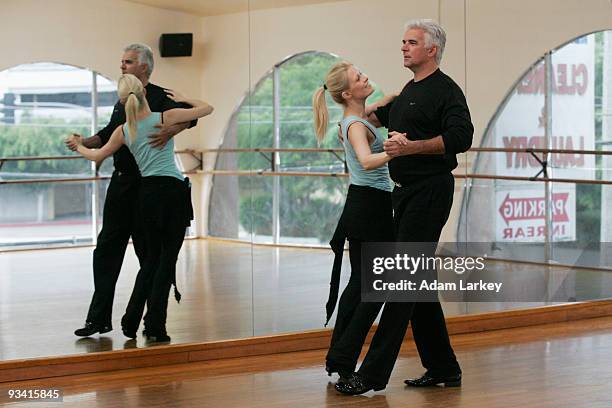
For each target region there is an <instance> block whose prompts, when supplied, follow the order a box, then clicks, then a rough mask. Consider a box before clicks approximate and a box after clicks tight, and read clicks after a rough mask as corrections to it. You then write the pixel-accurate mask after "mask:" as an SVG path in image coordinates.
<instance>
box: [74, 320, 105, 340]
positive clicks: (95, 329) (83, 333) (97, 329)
mask: <svg viewBox="0 0 612 408" xmlns="http://www.w3.org/2000/svg"><path fill="white" fill-rule="evenodd" d="M111 330H113V326H111V325H110V324H96V323H93V322H85V327H81V328H80V329H76V330H75V331H74V334H76V335H77V336H79V337H89V336H91V335H92V334H96V333H100V334H104V333H108V332H109V331H111Z"/></svg>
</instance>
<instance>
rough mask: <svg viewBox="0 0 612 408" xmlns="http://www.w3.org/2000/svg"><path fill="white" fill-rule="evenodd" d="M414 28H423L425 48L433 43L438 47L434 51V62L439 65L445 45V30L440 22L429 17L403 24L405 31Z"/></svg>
mask: <svg viewBox="0 0 612 408" xmlns="http://www.w3.org/2000/svg"><path fill="white" fill-rule="evenodd" d="M415 28H416V29H419V30H423V32H424V33H425V47H426V48H431V47H432V46H433V45H435V46H436V47H437V48H438V50H437V51H436V63H437V64H438V65H440V61H442V53H444V46H445V45H446V32H445V31H444V29H443V28H442V27H441V26H440V24H438V23H437V22H435V21H434V20H430V19H420V20H411V21H409V22H407V23H406V25H405V26H404V30H405V31H408V30H412V29H415Z"/></svg>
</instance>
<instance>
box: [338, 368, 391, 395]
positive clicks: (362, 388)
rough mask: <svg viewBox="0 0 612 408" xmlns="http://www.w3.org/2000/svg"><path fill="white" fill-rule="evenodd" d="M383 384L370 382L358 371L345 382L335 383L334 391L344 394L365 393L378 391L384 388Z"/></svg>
mask: <svg viewBox="0 0 612 408" xmlns="http://www.w3.org/2000/svg"><path fill="white" fill-rule="evenodd" d="M385 387H386V386H385V385H376V384H372V383H371V382H369V381H368V380H366V379H365V378H363V377H362V376H361V375H359V374H358V373H354V374H353V375H352V376H351V378H349V379H348V380H347V381H346V382H338V383H336V386H335V388H336V391H338V392H340V393H342V394H346V395H359V394H365V393H366V392H368V391H371V390H374V391H380V390H384V389H385Z"/></svg>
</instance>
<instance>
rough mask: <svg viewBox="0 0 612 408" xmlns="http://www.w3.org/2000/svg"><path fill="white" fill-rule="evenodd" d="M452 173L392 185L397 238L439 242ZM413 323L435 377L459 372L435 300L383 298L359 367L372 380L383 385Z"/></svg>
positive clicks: (448, 204)
mask: <svg viewBox="0 0 612 408" xmlns="http://www.w3.org/2000/svg"><path fill="white" fill-rule="evenodd" d="M453 192H454V179H453V176H452V175H451V174H441V175H435V176H420V177H412V178H411V179H409V180H406V182H404V183H402V187H396V188H395V189H394V190H393V194H392V200H393V211H394V223H395V229H396V237H397V241H398V242H436V243H437V242H438V241H439V239H440V234H441V232H442V228H443V227H444V224H446V221H447V220H448V216H449V214H450V210H451V206H452V204H453ZM409 322H410V323H411V325H412V333H413V335H414V341H415V343H416V346H417V349H418V351H419V356H420V357H421V363H422V364H423V367H425V369H426V370H427V374H428V375H430V376H433V377H437V376H446V375H454V374H458V373H460V372H461V369H460V367H459V363H458V362H457V359H456V357H455V353H454V352H453V349H452V347H451V344H450V340H449V337H448V332H447V330H446V323H445V321H444V313H443V311H442V307H441V306H440V303H439V302H429V303H418V302H417V303H413V302H405V303H399V302H398V303H392V302H387V303H385V306H384V309H383V313H382V315H381V318H380V322H379V325H378V329H377V330H376V334H375V335H374V337H373V339H372V343H371V344H370V348H369V351H368V354H367V355H366V357H365V359H364V361H363V363H362V365H361V367H360V368H359V373H360V374H361V375H362V376H363V377H365V378H366V379H368V380H369V381H371V382H372V383H374V384H380V385H385V384H387V382H388V381H389V377H390V375H391V371H392V370H393V366H394V365H395V361H396V359H397V356H398V354H399V350H400V347H401V345H402V341H403V339H404V336H405V334H406V329H407V328H408V323H409Z"/></svg>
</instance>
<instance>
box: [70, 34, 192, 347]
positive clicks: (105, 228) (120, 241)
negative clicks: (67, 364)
mask: <svg viewBox="0 0 612 408" xmlns="http://www.w3.org/2000/svg"><path fill="white" fill-rule="evenodd" d="M152 72H153V51H152V50H151V48H150V47H149V46H147V45H145V44H130V45H128V46H127V47H125V49H124V53H123V57H122V58H121V73H122V74H133V75H135V76H136V77H137V78H138V79H139V80H140V81H141V82H142V84H143V85H144V86H145V89H146V98H147V102H148V103H149V106H150V108H151V111H152V112H164V111H166V110H169V109H173V108H185V107H190V106H189V105H185V104H179V103H176V102H174V101H173V100H172V99H170V98H169V97H168V95H167V94H166V91H165V90H164V88H161V87H159V86H157V85H154V84H152V83H150V82H149V78H150V76H151V73H152ZM125 120H126V119H125V109H124V105H123V104H121V102H117V103H116V104H115V107H114V110H113V113H112V116H111V118H110V121H109V123H108V125H106V127H104V128H103V129H101V130H100V131H98V132H97V133H96V134H95V135H93V136H91V137H88V138H86V139H84V140H83V145H84V146H85V147H89V148H98V147H101V146H103V145H104V144H106V143H107V142H108V140H109V139H110V137H111V135H112V133H113V131H114V130H115V129H116V128H117V127H118V126H121V125H123V124H124V123H125ZM196 123H197V121H193V122H191V123H181V124H177V125H172V126H166V125H164V124H163V123H160V124H158V125H157V128H158V129H159V132H158V133H155V134H152V135H150V136H149V138H150V139H151V140H150V142H149V144H151V145H152V146H154V147H163V146H165V144H166V143H167V142H168V140H170V138H172V137H173V136H175V135H176V134H178V133H179V132H181V131H183V130H184V129H186V128H187V127H193V126H195V124H196ZM78 138H81V136H80V135H72V136H70V137H68V138H67V139H66V145H67V146H68V148H70V149H71V150H76V147H77V143H76V140H77V139H78ZM113 160H114V165H115V171H114V172H113V175H112V177H111V181H110V183H109V185H108V189H107V191H106V200H105V202H104V214H103V220H102V230H101V231H100V234H99V235H98V240H97V244H96V249H95V250H94V254H93V272H94V294H93V298H92V299H91V304H90V306H89V312H88V313H87V319H86V320H85V326H84V327H82V328H80V329H77V330H76V331H75V332H74V334H75V335H77V336H83V337H86V336H91V335H93V334H95V333H100V334H102V333H106V332H109V331H111V330H112V329H113V327H112V321H111V318H112V311H113V298H114V296H115V286H116V284H117V279H118V278H119V272H120V271H121V264H122V263H123V258H124V256H125V250H126V248H127V244H128V241H129V239H130V236H131V237H132V242H133V244H134V251H135V252H136V256H137V257H138V261H139V262H140V263H141V264H142V262H143V260H144V259H145V251H146V248H145V246H144V239H143V237H142V233H141V229H140V228H139V225H138V222H137V220H138V217H137V216H136V208H135V204H136V203H137V201H138V200H137V196H136V194H137V192H138V186H139V184H140V171H139V170H138V165H137V164H136V161H135V160H134V156H132V154H131V153H130V151H129V150H128V148H127V147H126V146H122V147H121V148H120V149H119V150H118V151H117V152H116V153H115V154H114V155H113ZM143 297H144V298H143ZM136 298H138V299H136ZM145 300H146V294H143V293H140V292H139V291H136V290H135V291H134V292H133V293H132V298H131V299H130V305H137V306H136V307H138V308H140V307H142V308H144V303H145ZM136 326H137V325H136ZM122 328H123V329H124V330H123V333H124V334H125V335H126V336H127V337H130V338H135V337H136V333H135V331H133V330H125V329H126V325H125V324H124V322H123V321H122Z"/></svg>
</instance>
